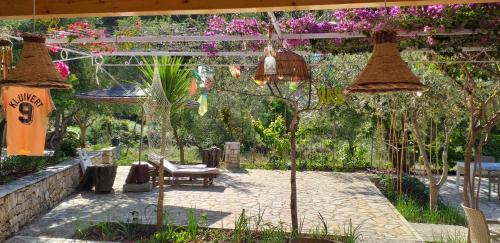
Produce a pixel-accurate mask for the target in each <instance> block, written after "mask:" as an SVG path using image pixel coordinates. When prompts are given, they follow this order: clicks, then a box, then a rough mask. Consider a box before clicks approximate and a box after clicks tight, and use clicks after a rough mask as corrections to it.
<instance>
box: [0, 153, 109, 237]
mask: <svg viewBox="0 0 500 243" xmlns="http://www.w3.org/2000/svg"><path fill="white" fill-rule="evenodd" d="M117 150H118V149H116V148H113V149H106V151H109V152H108V153H107V154H108V155H109V156H110V157H111V158H108V159H110V160H114V159H112V158H114V157H115V153H117ZM103 154H104V153H103V152H93V153H89V157H90V159H91V161H92V164H101V163H102V162H103ZM81 177H82V171H81V168H80V160H79V159H77V158H76V159H70V160H66V161H64V162H62V163H60V164H57V165H54V166H50V167H48V168H47V169H45V170H42V171H39V172H36V173H34V174H31V175H28V176H25V177H22V178H19V179H17V180H14V181H11V182H8V183H6V184H4V185H0V242H2V241H4V240H5V239H7V238H8V237H9V236H10V235H12V234H14V233H15V232H17V231H18V230H19V229H20V228H21V227H22V226H24V225H26V224H28V223H29V222H31V220H33V219H34V218H36V217H37V216H38V215H40V214H41V213H43V212H44V211H46V210H49V209H51V208H53V207H54V206H55V205H57V204H58V203H59V202H61V201H62V200H63V199H64V198H65V197H67V196H68V195H70V194H71V193H73V192H74V191H75V190H76V187H77V186H78V183H79V182H80V179H81Z"/></svg>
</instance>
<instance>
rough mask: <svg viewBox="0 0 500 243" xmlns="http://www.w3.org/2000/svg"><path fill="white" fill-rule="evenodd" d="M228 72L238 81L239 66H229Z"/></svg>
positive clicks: (239, 74)
mask: <svg viewBox="0 0 500 243" xmlns="http://www.w3.org/2000/svg"><path fill="white" fill-rule="evenodd" d="M229 72H230V73H231V76H233V78H235V79H240V77H241V67H240V66H229Z"/></svg>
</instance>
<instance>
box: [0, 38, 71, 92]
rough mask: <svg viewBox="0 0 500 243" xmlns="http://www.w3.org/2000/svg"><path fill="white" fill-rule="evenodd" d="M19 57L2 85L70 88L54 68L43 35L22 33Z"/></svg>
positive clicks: (1, 82) (2, 81) (0, 83)
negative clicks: (22, 43) (21, 46)
mask: <svg viewBox="0 0 500 243" xmlns="http://www.w3.org/2000/svg"><path fill="white" fill-rule="evenodd" d="M22 37H23V41H24V45H23V49H22V51H21V57H20V58H19V61H18V62H17V65H16V67H15V69H14V70H12V71H11V72H10V73H8V75H7V77H6V79H5V80H1V81H0V85H2V86H27V87H35V88H48V89H70V88H71V87H72V86H71V84H70V83H68V82H67V81H66V80H64V79H63V78H62V77H61V75H60V74H59V72H58V71H57V70H56V68H55V66H54V63H52V60H51V58H50V56H49V52H48V50H47V47H46V46H45V37H43V36H41V35H36V34H23V36H22Z"/></svg>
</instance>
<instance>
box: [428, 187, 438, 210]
mask: <svg viewBox="0 0 500 243" xmlns="http://www.w3.org/2000/svg"><path fill="white" fill-rule="evenodd" d="M438 193H439V188H438V187H437V186H436V185H435V184H434V182H430V183H429V209H431V210H432V211H436V210H437V207H438V197H439V194H438Z"/></svg>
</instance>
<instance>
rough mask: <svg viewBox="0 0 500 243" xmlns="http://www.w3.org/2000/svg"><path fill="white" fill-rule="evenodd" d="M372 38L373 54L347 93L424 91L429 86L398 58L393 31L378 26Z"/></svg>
mask: <svg viewBox="0 0 500 243" xmlns="http://www.w3.org/2000/svg"><path fill="white" fill-rule="evenodd" d="M373 39H374V42H375V45H374V47H373V54H372V56H371V57H370V59H369V60H368V64H367V65H366V67H365V68H364V70H363V72H361V74H360V75H359V76H358V78H357V79H356V80H355V81H354V82H353V84H352V85H351V86H350V87H349V88H347V93H371V94H375V93H385V92H392V91H413V92H424V91H426V90H427V89H428V87H427V86H426V85H423V84H422V83H420V81H419V80H418V78H417V76H415V74H413V73H412V71H411V70H410V69H409V68H408V65H406V63H405V62H404V61H403V59H402V58H401V55H400V53H399V44H398V42H397V40H396V31H394V30H391V29H383V30H378V31H376V32H374V33H373Z"/></svg>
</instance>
